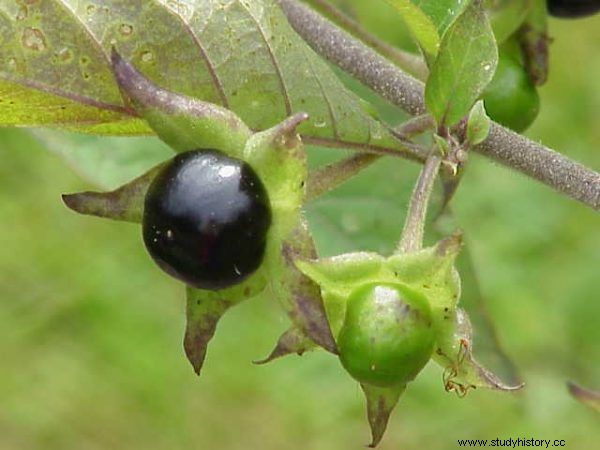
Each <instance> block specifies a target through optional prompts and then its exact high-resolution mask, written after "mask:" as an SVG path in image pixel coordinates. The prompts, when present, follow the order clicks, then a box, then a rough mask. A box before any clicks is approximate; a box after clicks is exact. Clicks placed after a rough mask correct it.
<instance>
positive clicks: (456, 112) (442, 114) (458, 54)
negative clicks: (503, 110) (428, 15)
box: [425, 0, 498, 126]
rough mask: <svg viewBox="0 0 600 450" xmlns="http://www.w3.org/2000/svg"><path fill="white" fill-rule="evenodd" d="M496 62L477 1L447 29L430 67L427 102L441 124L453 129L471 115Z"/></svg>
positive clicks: (484, 16)
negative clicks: (453, 126) (466, 116)
mask: <svg viewBox="0 0 600 450" xmlns="http://www.w3.org/2000/svg"><path fill="white" fill-rule="evenodd" d="M497 62H498V49H497V47H496V41H495V39H494V34H493V32H492V28H491V26H490V24H489V21H488V19H487V15H486V13H485V11H484V9H483V6H482V4H481V1H480V0H477V1H474V2H473V3H472V4H471V5H470V6H469V7H467V9H466V10H465V11H464V13H463V14H461V15H460V16H459V17H458V18H457V19H456V20H455V21H454V22H453V23H452V25H451V26H450V28H448V31H447V32H446V34H445V35H444V37H443V39H442V42H441V44H440V51H439V54H438V57H437V59H436V61H435V62H434V64H433V65H432V66H431V71H430V74H429V79H428V80H427V85H426V87H425V103H426V105H427V109H428V110H429V112H430V113H431V114H432V115H433V116H434V117H435V119H436V120H437V122H438V124H440V125H443V126H452V125H454V124H456V123H457V122H458V121H459V120H460V119H462V117H463V116H465V115H466V114H467V113H468V112H469V110H470V109H471V107H472V106H473V104H474V103H475V101H476V100H477V98H478V97H479V96H480V94H481V93H482V92H483V89H484V88H485V87H486V86H487V84H488V83H489V82H490V81H491V79H492V77H493V75H494V71H495V70H496V65H497Z"/></svg>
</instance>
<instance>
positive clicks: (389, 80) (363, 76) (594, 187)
mask: <svg viewBox="0 0 600 450" xmlns="http://www.w3.org/2000/svg"><path fill="white" fill-rule="evenodd" d="M279 3H280V5H281V7H282V9H283V11H284V13H285V14H286V15H287V17H288V20H289V22H290V24H291V25H292V27H293V28H294V29H295V30H296V32H297V33H298V34H300V36H302V38H304V40H305V41H306V42H307V43H308V44H309V45H310V46H311V47H312V48H313V49H314V50H315V51H316V52H317V53H319V54H320V55H321V56H323V57H324V58H326V59H327V60H329V61H331V62H332V63H334V64H336V65H338V66H339V67H340V68H341V69H343V70H344V71H346V72H348V73H349V74H351V75H352V76H354V77H355V78H356V79H358V80H359V81H361V82H362V83H363V84H365V85H366V86H368V87H370V88H371V89H373V90H374V91H375V92H377V93H378V94H379V95H381V96H382V97H384V98H386V99H388V100H389V101H391V102H392V103H394V104H395V105H397V106H399V107H400V108H402V109H404V110H405V111H406V112H408V113H409V114H411V115H421V114H424V113H425V112H426V111H425V106H424V102H423V89H424V87H423V83H421V82H420V81H418V80H416V79H414V78H413V77H411V76H410V75H408V74H406V73H404V72H402V70H400V69H399V68H398V67H396V66H395V65H394V64H392V63H390V62H389V61H388V60H386V59H385V58H383V57H382V56H380V55H378V54H377V53H376V52H374V51H373V50H371V49H370V48H368V47H367V46H365V45H364V44H362V43H361V42H359V41H358V40H356V39H355V38H353V37H352V36H350V35H349V34H348V33H346V32H344V31H343V30H341V29H339V28H337V27H336V26H335V25H334V24H332V23H331V22H329V21H328V20H327V19H325V18H323V17H322V16H320V15H319V14H318V13H316V12H315V11H313V10H312V9H310V8H309V7H307V6H305V5H302V4H301V3H299V2H298V1H296V0H279ZM473 150H474V151H475V152H477V153H480V154H482V155H485V156H487V157H490V158H492V159H494V160H495V161H497V162H499V163H501V164H503V165H505V166H508V167H510V168H513V169H515V170H518V171H520V172H521V173H523V174H525V175H528V176H530V177H532V178H534V179H536V180H538V181H541V182H542V183H544V184H546V185H548V186H550V187H552V188H554V189H555V190H557V191H558V192H562V193H563V194H566V195H567V196H569V197H571V198H573V199H575V200H578V201H580V202H582V203H584V204H586V205H588V206H590V207H591V208H593V209H595V210H600V174H599V173H597V172H595V171H593V170H591V169H588V168H586V167H584V166H582V165H581V164H579V163H577V162H575V161H573V160H571V159H569V158H567V157H565V156H563V155H561V154H559V153H557V152H555V151H553V150H551V149H549V148H547V147H545V146H543V145H541V144H538V143H536V142H533V141H531V140H529V139H527V138H526V137H524V136H521V135H519V134H517V133H514V132H512V131H510V130H508V129H506V128H504V127H502V126H501V125H498V124H496V123H493V124H492V128H491V131H490V135H489V137H488V138H487V139H486V140H485V141H484V142H483V143H482V144H480V145H478V146H476V147H474V148H473Z"/></svg>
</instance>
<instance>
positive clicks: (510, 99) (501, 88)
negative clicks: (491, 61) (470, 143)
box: [483, 53, 540, 132]
mask: <svg viewBox="0 0 600 450" xmlns="http://www.w3.org/2000/svg"><path fill="white" fill-rule="evenodd" d="M483 101H484V104H485V109H486V111H487V113H488V115H489V116H490V118H491V119H492V120H494V121H496V122H498V123H500V124H502V125H504V126H506V127H508V128H511V129H512V130H514V131H516V132H522V131H524V130H526V129H527V128H528V127H529V126H530V125H531V124H532V123H533V121H534V120H535V118H536V117H537V115H538V113H539V109H540V98H539V95H538V92H537V90H536V88H535V86H534V85H533V83H532V82H531V80H530V79H529V77H528V76H527V72H526V71H525V69H524V67H523V66H522V65H521V64H520V63H519V61H517V59H515V58H514V57H512V56H509V55H506V54H503V53H501V54H500V59H499V61H498V68H497V69H496V73H495V75H494V78H493V79H492V81H491V82H490V84H489V85H488V87H487V88H486V90H485V91H484V93H483Z"/></svg>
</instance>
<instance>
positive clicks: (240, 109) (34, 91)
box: [0, 0, 401, 150]
mask: <svg viewBox="0 0 600 450" xmlns="http://www.w3.org/2000/svg"><path fill="white" fill-rule="evenodd" d="M111 47H115V48H116V49H117V50H118V51H119V53H120V54H121V55H122V56H123V58H124V59H125V60H127V61H130V62H131V63H133V64H134V65H135V66H136V67H137V68H138V69H139V70H140V71H141V72H142V73H143V74H144V75H145V76H146V77H148V78H150V79H151V80H152V81H154V82H155V83H156V84H158V85H159V86H162V87H165V88H167V89H170V90H172V91H175V92H178V93H181V94H185V95H189V96H193V97H196V98H199V99H202V100H204V101H208V102H211V103H215V104H218V105H221V106H224V107H226V108H228V109H231V110H233V111H234V112H236V113H237V114H238V115H239V116H240V117H241V118H242V119H243V120H244V121H245V122H246V123H248V125H249V126H251V127H252V128H253V129H258V130H262V129H266V128H269V127H271V126H273V125H275V124H276V123H278V122H280V121H281V120H283V119H284V118H285V117H287V116H289V115H290V114H291V113H292V112H298V111H306V112H308V113H309V114H310V117H311V120H310V121H309V122H307V123H306V124H304V125H303V126H302V128H301V130H300V131H301V132H302V134H303V135H304V136H305V137H307V138H309V139H310V138H313V140H316V141H318V142H320V143H322V144H326V145H332V146H347V147H358V148H363V149H364V148H365V147H372V148H373V149H375V150H376V149H380V148H388V149H389V148H392V149H400V148H401V145H400V144H399V143H398V142H397V141H396V140H395V139H394V138H393V137H392V136H391V135H390V134H389V133H388V132H387V130H386V128H385V127H384V126H383V125H382V124H380V123H379V122H378V121H376V120H375V119H373V118H372V117H370V116H369V115H368V114H367V113H366V112H364V111H363V108H362V107H361V105H360V104H359V102H358V98H357V97H356V96H354V94H352V93H350V92H349V91H348V90H346V89H345V88H344V87H343V85H342V84H341V83H340V81H339V80H338V79H337V78H336V77H335V75H334V74H333V73H332V72H331V71H330V69H329V67H328V66H327V65H326V64H325V62H323V61H322V60H321V59H320V58H319V57H317V56H316V55H315V54H314V53H313V52H312V50H311V49H309V47H308V46H307V45H306V44H305V43H304V42H303V41H302V40H301V39H300V38H299V37H298V36H297V35H296V34H295V33H294V32H293V30H292V29H291V28H290V27H289V25H288V23H287V21H286V19H285V17H284V16H283V14H282V13H281V11H280V9H279V7H278V6H277V5H276V2H275V1H274V0H252V1H250V0H205V1H197V0H179V1H167V0H151V1H147V0H131V1H127V2H124V1H121V0H103V1H90V2H79V1H76V0H39V1H35V2H31V1H26V2H14V1H12V0H0V125H17V126H18V125H27V126H53V127H65V128H69V129H74V130H77V131H84V132H90V133H99V134H109V135H114V134H148V133H151V130H150V129H149V128H148V127H147V126H146V125H145V123H144V122H143V121H141V120H140V119H138V118H137V117H136V113H135V112H134V110H133V109H132V108H130V107H129V106H127V105H125V104H124V102H123V99H122V97H121V95H120V92H119V89H118V87H117V84H116V83H115V80H114V78H113V75H112V73H111V70H110V60H109V54H110V50H111Z"/></svg>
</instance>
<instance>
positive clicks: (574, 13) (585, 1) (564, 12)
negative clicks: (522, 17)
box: [547, 0, 600, 18]
mask: <svg viewBox="0 0 600 450" xmlns="http://www.w3.org/2000/svg"><path fill="white" fill-rule="evenodd" d="M547 4H548V12H549V13H550V15H552V16H555V17H567V18H568V17H571V18H573V17H585V16H591V15H592V14H595V13H597V12H598V11H600V0H548V2H547Z"/></svg>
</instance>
